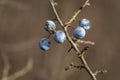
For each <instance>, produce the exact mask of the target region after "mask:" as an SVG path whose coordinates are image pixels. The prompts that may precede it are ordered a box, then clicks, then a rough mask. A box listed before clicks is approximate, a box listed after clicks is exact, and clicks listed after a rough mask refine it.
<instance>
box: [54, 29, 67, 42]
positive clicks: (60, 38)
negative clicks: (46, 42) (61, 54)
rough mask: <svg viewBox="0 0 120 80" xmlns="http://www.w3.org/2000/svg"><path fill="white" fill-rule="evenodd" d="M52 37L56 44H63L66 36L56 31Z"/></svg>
mask: <svg viewBox="0 0 120 80" xmlns="http://www.w3.org/2000/svg"><path fill="white" fill-rule="evenodd" d="M53 37H54V40H55V41H56V42H57V43H63V42H64V41H66V35H65V33H64V32H63V31H61V30H58V31H56V32H55V33H54V36H53Z"/></svg>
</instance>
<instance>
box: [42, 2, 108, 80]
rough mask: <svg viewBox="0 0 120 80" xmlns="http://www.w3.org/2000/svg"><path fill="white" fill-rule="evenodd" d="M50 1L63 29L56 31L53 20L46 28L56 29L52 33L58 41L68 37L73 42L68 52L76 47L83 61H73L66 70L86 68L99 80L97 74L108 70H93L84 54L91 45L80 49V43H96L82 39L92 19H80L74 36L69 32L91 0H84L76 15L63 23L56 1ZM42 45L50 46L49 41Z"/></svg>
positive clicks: (48, 29)
mask: <svg viewBox="0 0 120 80" xmlns="http://www.w3.org/2000/svg"><path fill="white" fill-rule="evenodd" d="M49 2H50V4H51V7H52V9H53V12H54V15H55V20H56V21H58V23H59V24H60V26H61V27H62V29H63V31H61V30H58V31H60V32H59V33H58V31H55V30H54V29H55V28H54V27H53V26H54V25H55V24H54V23H53V22H49V23H48V24H47V28H45V29H46V30H47V31H54V33H52V34H54V40H55V41H56V42H58V43H63V42H64V41H65V40H66V39H67V41H68V42H69V43H70V44H71V48H70V49H69V50H68V52H69V51H70V50H71V49H74V50H75V53H76V55H77V56H78V58H79V59H80V61H81V62H82V65H80V66H76V65H74V64H73V63H71V64H70V66H68V67H67V68H65V70H69V69H71V68H72V67H73V68H80V69H85V70H86V72H87V73H88V74H89V75H90V77H91V79H92V80H97V78H96V76H97V75H98V74H103V73H104V72H106V70H104V71H96V72H93V71H92V70H91V69H90V67H89V66H88V63H87V62H86V59H85V57H84V54H85V53H86V51H87V50H88V48H89V46H87V47H84V48H83V49H82V50H81V51H80V50H79V44H80V43H84V44H90V45H94V44H95V43H94V42H91V41H85V40H81V38H84V37H85V35H86V30H89V29H90V21H89V20H88V19H82V20H81V21H80V26H78V27H77V28H75V29H74V31H73V35H74V37H72V36H70V34H69V32H68V29H69V27H71V24H72V23H73V22H74V21H75V20H76V18H77V16H78V15H79V14H80V12H81V11H82V10H83V8H85V7H86V6H90V3H89V0H86V1H85V2H84V4H83V5H82V6H81V7H80V8H79V9H78V10H77V11H76V12H75V13H74V15H73V16H72V18H71V19H70V20H68V22H67V23H63V22H62V20H61V18H60V17H59V15H58V13H57V10H56V8H55V6H56V2H54V0H49ZM53 24H54V25H53ZM53 28H54V29H53ZM41 44H42V43H41ZM41 44H40V45H41ZM41 46H42V48H44V47H45V48H49V46H48V44H47V43H45V44H44V45H41ZM41 46H40V47H41ZM43 50H44V49H43Z"/></svg>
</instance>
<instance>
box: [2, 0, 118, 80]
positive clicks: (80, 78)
mask: <svg viewBox="0 0 120 80" xmlns="http://www.w3.org/2000/svg"><path fill="white" fill-rule="evenodd" d="M56 1H57V2H58V4H59V5H58V6H57V10H58V13H59V14H60V17H61V19H62V20H63V21H64V22H66V21H68V20H69V19H70V18H71V16H72V15H73V13H74V11H75V10H77V9H78V8H79V7H80V5H81V4H82V3H83V1H85V0H65V1H64V0H56ZM90 3H91V7H87V8H85V9H84V10H83V11H82V13H81V14H80V15H79V17H77V20H76V22H75V23H73V25H74V26H77V25H78V21H79V20H81V19H82V18H88V19H90V20H91V23H92V27H91V29H90V30H89V31H88V32H87V36H86V38H85V40H91V41H94V42H95V43H96V45H95V46H92V47H91V48H90V49H89V50H88V52H87V55H86V59H87V62H88V64H89V66H90V67H91V69H92V70H93V71H95V70H96V69H107V70H108V73H106V74H104V75H100V76H98V80H120V62H119V61H120V58H119V57H120V54H119V52H120V49H119V48H120V42H119V41H120V36H119V35H120V16H119V15H120V5H119V3H120V0H90ZM53 17H54V15H53V12H52V8H51V6H50V4H49V2H48V0H0V54H2V53H4V54H7V55H8V58H9V61H10V66H11V67H10V72H9V74H12V73H14V72H16V71H17V70H20V69H21V68H23V67H24V66H25V65H26V63H27V60H28V58H29V56H33V58H34V65H33V66H34V67H33V69H32V70H31V71H30V72H29V73H28V74H26V75H24V76H23V77H20V78H18V79H17V80H90V77H89V75H88V74H87V73H86V72H85V71H84V70H81V71H79V70H76V69H73V70H70V71H67V72H66V71H64V68H65V67H66V66H68V65H69V64H70V63H71V62H74V63H75V64H80V63H79V60H78V59H77V56H76V55H75V54H74V51H71V52H70V53H67V50H68V49H69V48H70V45H69V44H68V42H66V43H64V44H61V45H60V44H57V43H56V42H55V41H54V40H53V39H52V37H51V38H50V39H51V41H52V47H51V49H50V50H49V51H46V52H44V51H42V50H40V49H39V47H38V42H39V40H40V38H42V37H47V36H48V33H47V32H46V31H45V30H44V29H43V23H44V21H45V20H47V19H52V18H53ZM57 27H60V26H59V25H58V26H57ZM57 29H61V28H57ZM64 46H65V47H64ZM68 46H69V47H68ZM3 64H4V63H3V59H2V56H1V55H0V77H1V76H2V71H3V67H4V65H3Z"/></svg>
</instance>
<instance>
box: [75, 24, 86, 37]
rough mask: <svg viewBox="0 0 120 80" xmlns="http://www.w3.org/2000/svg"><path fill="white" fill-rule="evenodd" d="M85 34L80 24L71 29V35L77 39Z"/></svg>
mask: <svg viewBox="0 0 120 80" xmlns="http://www.w3.org/2000/svg"><path fill="white" fill-rule="evenodd" d="M85 34H86V31H85V29H84V28H83V27H80V26H78V27H77V28H75V30H74V31H73V35H74V37H75V38H77V39H81V38H84V37H85Z"/></svg>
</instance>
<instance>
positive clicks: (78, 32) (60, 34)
mask: <svg viewBox="0 0 120 80" xmlns="http://www.w3.org/2000/svg"><path fill="white" fill-rule="evenodd" d="M44 29H45V30H46V31H48V32H49V33H50V34H51V33H52V34H53V38H54V40H55V41H56V42H57V43H64V42H65V41H66V34H65V33H64V31H62V30H57V31H56V24H55V22H54V21H52V20H47V21H46V22H45V23H44ZM89 29H90V21H89V20H88V19H82V20H81V21H80V23H79V26H78V27H77V28H75V29H74V31H73V36H74V37H75V38H76V39H82V38H84V37H85V35H86V30H89ZM50 46H51V42H50V40H49V39H48V38H42V39H41V40H40V41H39V47H40V48H41V49H42V50H44V51H46V50H48V49H50Z"/></svg>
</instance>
